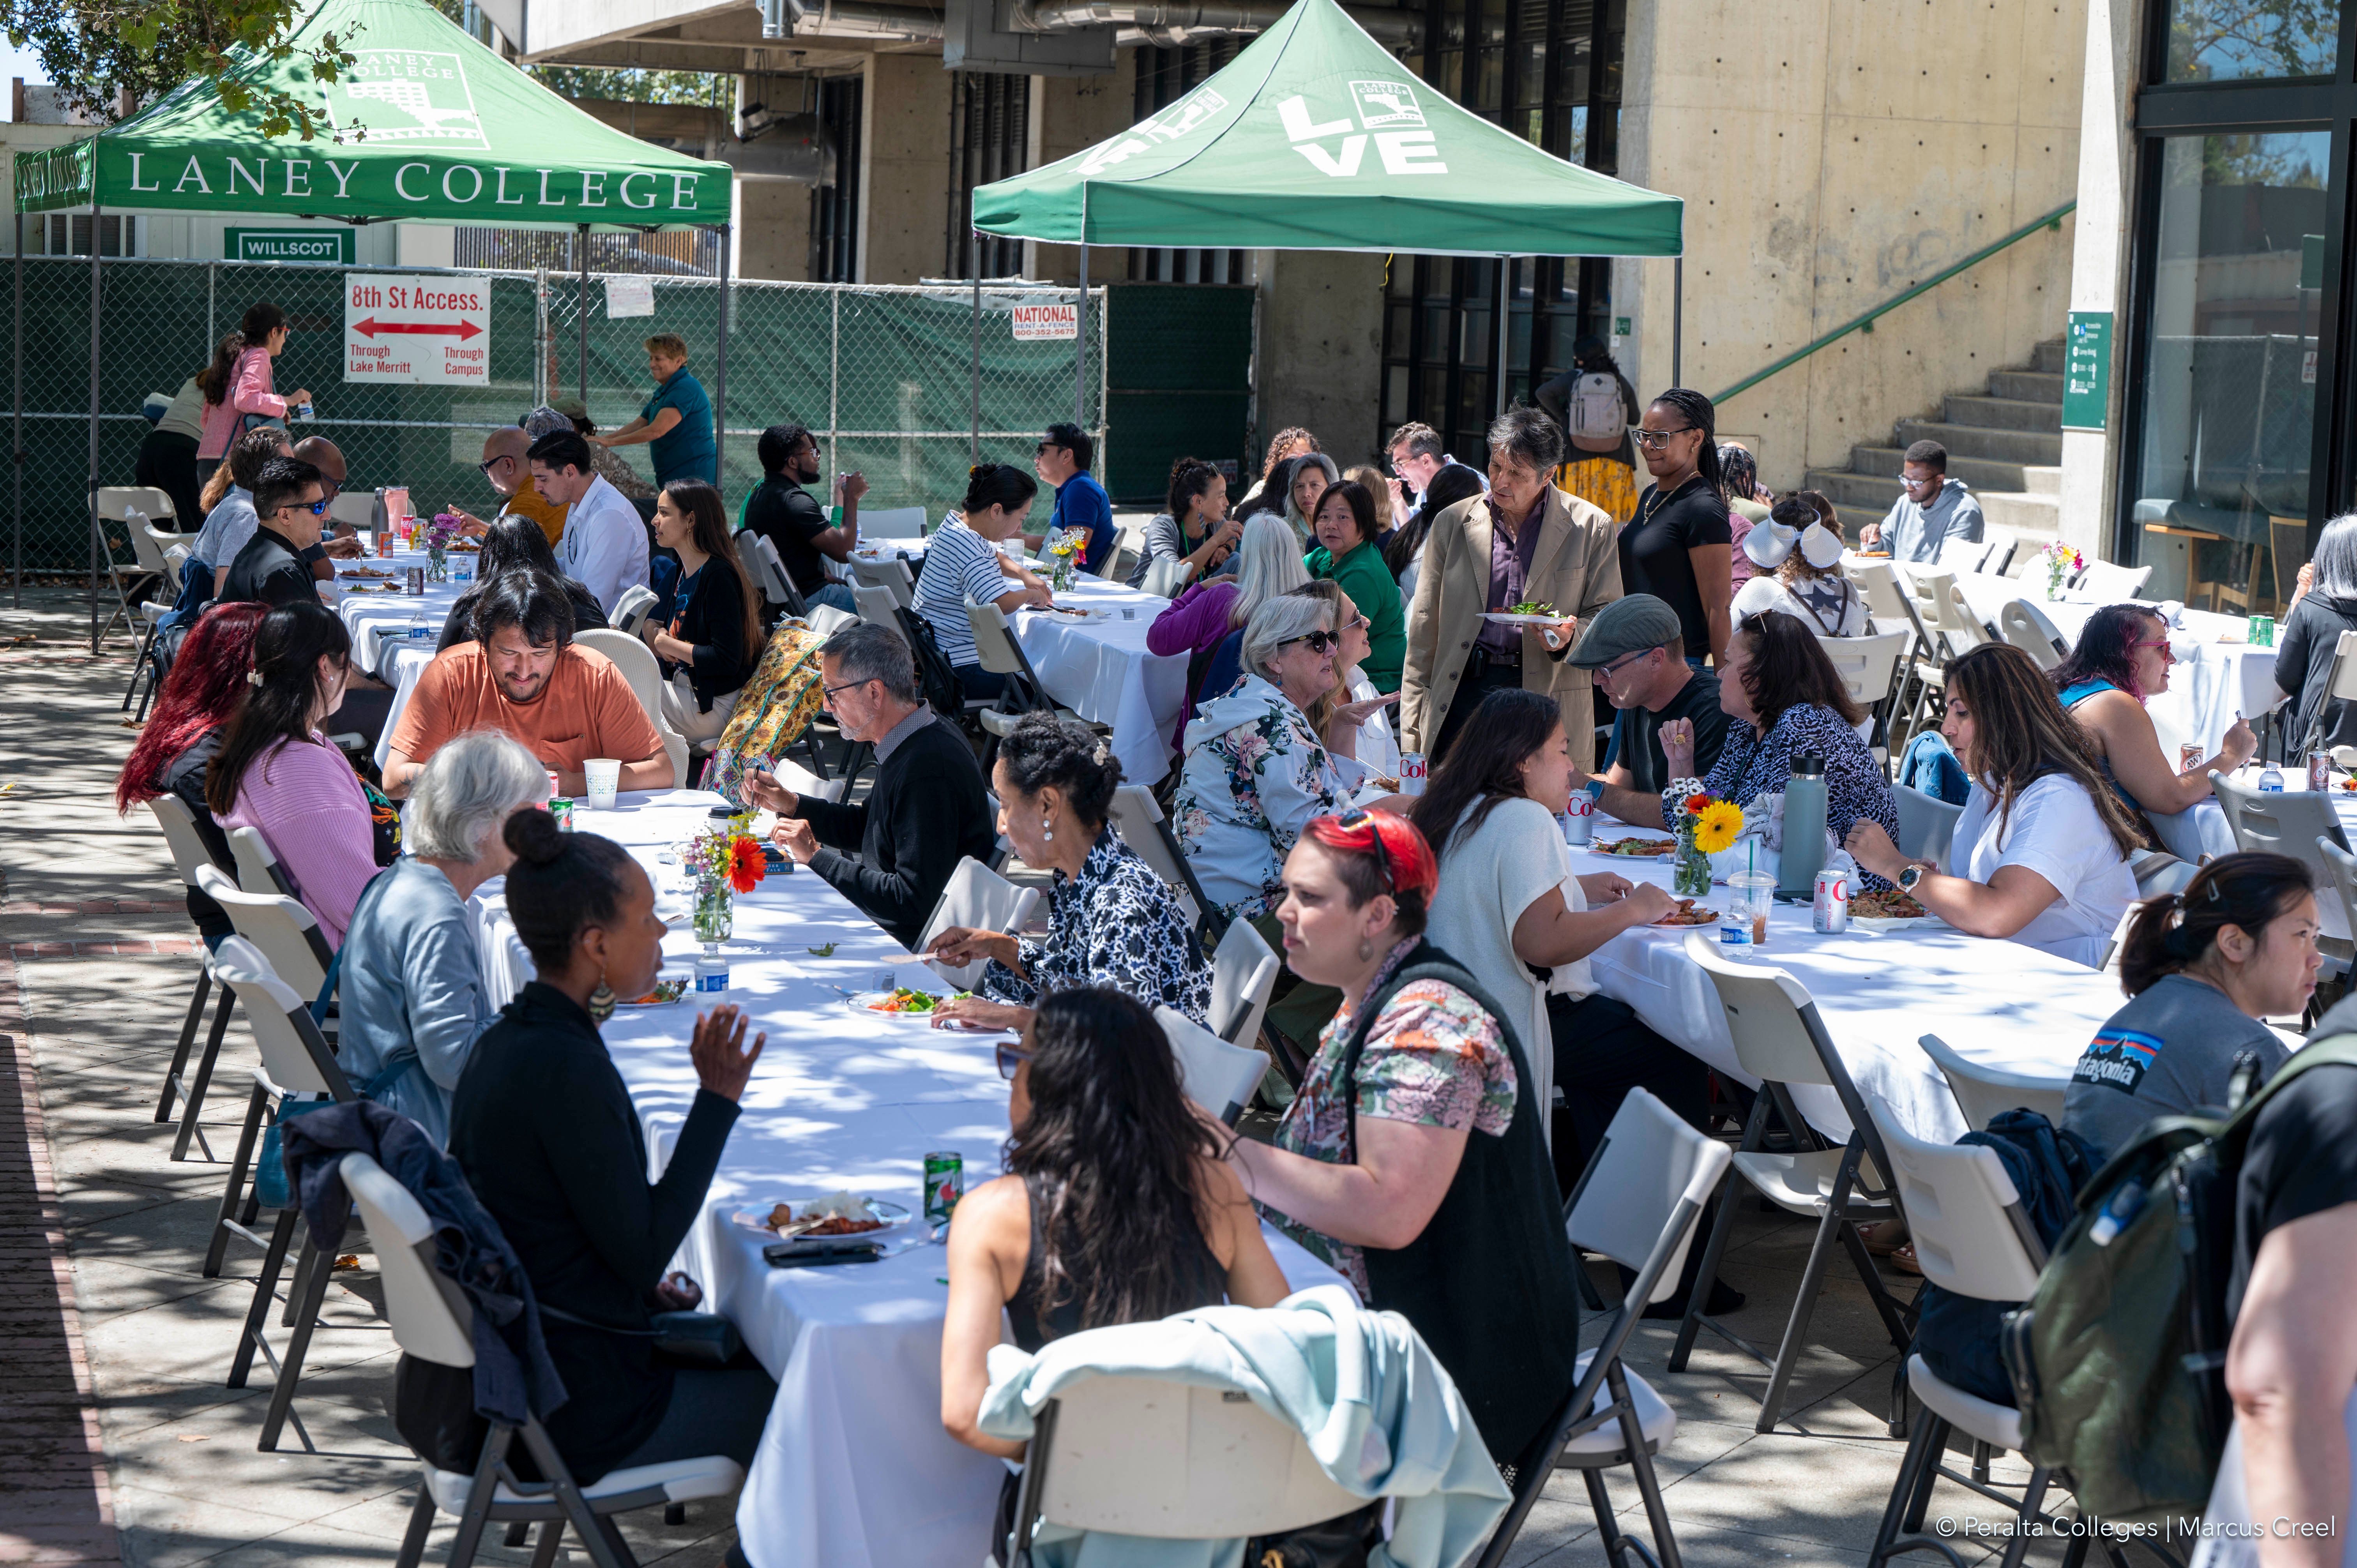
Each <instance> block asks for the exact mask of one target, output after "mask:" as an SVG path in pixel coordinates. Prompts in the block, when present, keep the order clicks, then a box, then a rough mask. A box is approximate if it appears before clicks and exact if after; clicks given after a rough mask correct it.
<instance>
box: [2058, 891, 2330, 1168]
mask: <svg viewBox="0 0 2357 1568" xmlns="http://www.w3.org/2000/svg"><path fill="white" fill-rule="evenodd" d="M2323 962H2324V959H2323V955H2321V954H2320V953H2319V952H2318V951H2317V950H2316V889H2315V885H2314V883H2313V882H2312V881H2311V879H2310V878H2309V872H2308V867H2306V866H2304V865H2301V864H2300V863H2299V862H2298V861H2296V860H2294V859H2292V858H2291V857H2290V856H2289V855H2283V854H2267V853H2266V852H2264V851H2244V852H2243V853H2240V854H2227V855H2221V856H2219V857H2218V858H2217V859H2216V860H2213V861H2212V862H2211V863H2210V864H2209V865H2205V866H2203V867H2202V868H2201V872H2200V874H2199V875H2196V876H2195V877H2194V878H2193V880H2192V881H2191V882H2190V883H2188V884H2186V887H2185V891H2184V892H2182V893H2172V894H2168V895H2165V896H2163V897H2158V898H2152V899H2147V901H2146V902H2144V903H2143V904H2142V905H2139V906H2138V907H2137V908H2136V914H2135V916H2134V918H2131V920H2130V921H2129V923H2128V934H2127V939H2126V941H2125V942H2123V943H2122V944H2121V947H2120V989H2121V990H2122V991H2125V992H2126V993H2127V994H2128V996H2129V998H2130V1001H2129V1002H2128V1004H2127V1005H2126V1006H2125V1007H2123V1008H2121V1009H2120V1010H2119V1011H2118V1012H2116V1013H2115V1014H2113V1015H2111V1017H2110V1018H2108V1019H2107V1020H2105V1021H2104V1026H2103V1029H2102V1031H2101V1032H2099V1033H2098V1034H2097V1035H2096V1036H2095V1038H2094V1041H2093V1044H2091V1045H2090V1046H2088V1047H2087V1050H2086V1054H2085V1055H2083V1056H2082V1057H2081V1058H2079V1065H2078V1068H2077V1069H2076V1070H2074V1071H2073V1072H2072V1075H2071V1087H2070V1089H2069V1090H2067V1091H2066V1092H2065V1093H2064V1095H2063V1097H2062V1125H2063V1126H2064V1127H2065V1128H2067V1129H2068V1130H2069V1131H2071V1132H2073V1133H2078V1134H2079V1135H2080V1136H2081V1137H2083V1138H2084V1139H2086V1140H2087V1142H2089V1143H2090V1144H2094V1145H2095V1147H2096V1148H2097V1149H2098V1150H2100V1151H2101V1152H2102V1153H2103V1154H2104V1156H2105V1157H2109V1156H2110V1155H2111V1154H2112V1153H2113V1151H2115V1150H2116V1149H2117V1148H2119V1147H2120V1146H2121V1145H2122V1144H2126V1142H2127V1141H2128V1139H2129V1138H2131V1137H2133V1136H2134V1135H2135V1134H2136V1130H2137V1129H2138V1128H2140V1127H2142V1126H2143V1125H2144V1124H2145V1123H2146V1122H2149V1121H2151V1120H2152V1119H2153V1118H2154V1117H2156V1116H2187V1115H2196V1114H2201V1115H2214V1114H2218V1113H2220V1112H2222V1110H2223V1108H2224V1106H2225V1104H2226V1083H2227V1079H2230V1078H2231V1077H2233V1071H2234V1061H2235V1058H2238V1057H2240V1056H2242V1055H2243V1054H2244V1052H2249V1053H2251V1054H2252V1055H2254V1056H2255V1057H2256V1058H2258V1064H2259V1078H2258V1081H2259V1082H2261V1083H2264V1082H2266V1080H2267V1079H2268V1078H2270V1077H2272V1076H2273V1075H2274V1073H2275V1070H2276V1069H2277V1068H2278V1067H2281V1066H2282V1065H2283V1062H2284V1058H2286V1057H2287V1056H2289V1055H2290V1054H2291V1047H2288V1046H2287V1045H2285V1044H2284V1042H2283V1039H2282V1038H2281V1036H2277V1035H2276V1032H2275V1031H2274V1030H2273V1029H2270V1028H2268V1027H2267V1026H2266V1024H2265V1023H2264V1022H2262V1020H2263V1019H2267V1018H2295V1017H2298V1015H2300V1014H2301V1013H2302V1012H2304V1011H2306V1009H2307V1007H2308V999H2309V997H2310V996H2311V995H2313V994H2314V993H2315V992H2316V972H2317V970H2318V969H2319V966H2321V965H2322V963H2323Z"/></svg>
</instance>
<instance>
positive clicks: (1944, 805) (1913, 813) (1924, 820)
mask: <svg viewBox="0 0 2357 1568" xmlns="http://www.w3.org/2000/svg"><path fill="white" fill-rule="evenodd" d="M1890 799H1891V800H1892V802H1893V803H1894V804H1895V805H1897V806H1898V808H1899V853H1900V854H1903V855H1905V856H1906V857H1907V858H1908V859H1910V860H1930V861H1936V862H1938V863H1939V864H1940V865H1946V864H1947V863H1948V846H1949V844H1950V843H1953V842H1954V840H1955V836H1956V820H1957V819H1958V818H1960V817H1962V816H1963V815H1964V808H1963V807H1962V806H1951V805H1950V804H1948V802H1947V801H1945V800H1941V799H1940V798H1939V797H1938V796H1937V795H1927V794H1925V793H1924V792H1923V791H1922V790H1921V789H1915V788H1914V787H1913V786H1911V785H1907V784H1893V785H1892V786H1891V787H1890Z"/></svg>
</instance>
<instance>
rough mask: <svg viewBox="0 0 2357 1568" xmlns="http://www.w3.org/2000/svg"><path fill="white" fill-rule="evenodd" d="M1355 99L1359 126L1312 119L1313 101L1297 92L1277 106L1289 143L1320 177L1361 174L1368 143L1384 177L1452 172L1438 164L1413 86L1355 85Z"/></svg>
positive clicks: (1399, 83) (1398, 83)
mask: <svg viewBox="0 0 2357 1568" xmlns="http://www.w3.org/2000/svg"><path fill="white" fill-rule="evenodd" d="M1351 103H1352V105H1353V107H1355V108H1356V109H1357V110H1358V113H1359V120H1358V125H1357V127H1355V128H1354V127H1353V126H1352V124H1351V122H1350V121H1348V120H1329V121H1327V122H1326V123H1324V124H1319V123H1318V122H1317V121H1316V120H1314V119H1313V118H1311V115H1310V112H1309V101H1308V99H1306V98H1304V97H1302V96H1301V95H1299V94H1298V93H1297V94H1295V95H1294V96H1293V97H1291V98H1288V99H1286V100H1285V101H1284V102H1281V103H1279V104H1278V105H1277V106H1276V117H1277V119H1278V121H1279V122H1280V123H1281V124H1283V125H1284V126H1285V134H1286V140H1287V141H1290V142H1291V143H1292V144H1293V150H1294V151H1295V152H1297V153H1299V154H1300V155H1301V156H1303V157H1305V158H1308V160H1309V163H1310V166H1312V167H1314V168H1316V169H1317V170H1318V172H1319V173H1320V174H1323V175H1327V176H1329V177H1332V178H1335V179H1348V178H1350V177H1351V176H1353V175H1355V174H1357V173H1358V172H1359V164H1360V161H1361V159H1362V158H1364V157H1365V156H1366V153H1367V144H1368V143H1369V142H1370V141H1372V142H1373V143H1374V145H1375V153H1376V156H1379V157H1381V158H1382V159H1383V172H1384V173H1385V174H1389V175H1413V174H1447V173H1448V165H1447V164H1445V163H1443V162H1441V161H1440V149H1439V148H1438V147H1437V145H1434V140H1433V134H1432V133H1431V132H1430V131H1429V130H1426V129H1425V127H1424V111H1423V110H1422V109H1421V108H1419V107H1417V105H1416V102H1415V87H1413V86H1412V85H1410V84H1409V83H1407V82H1405V81H1353V82H1351ZM1336 136H1340V138H1341V140H1340V143H1338V144H1336V145H1332V146H1328V145H1324V144H1325V143H1326V142H1327V141H1328V140H1329V138H1332V137H1336Z"/></svg>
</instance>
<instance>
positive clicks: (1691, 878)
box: [1670, 823, 1710, 898]
mask: <svg viewBox="0 0 2357 1568" xmlns="http://www.w3.org/2000/svg"><path fill="white" fill-rule="evenodd" d="M1677 840H1678V849H1677V855H1676V858H1675V859H1674V860H1673V861H1672V863H1671V865H1670V891H1671V892H1673V893H1674V894H1676V895H1677V897H1681V898H1705V897H1709V895H1710V856H1708V855H1706V854H1703V852H1702V851H1701V850H1700V849H1698V848H1696V847H1695V835H1694V827H1693V825H1692V824H1691V823H1689V824H1687V825H1686V826H1684V827H1682V828H1680V829H1679V830H1678V832H1677Z"/></svg>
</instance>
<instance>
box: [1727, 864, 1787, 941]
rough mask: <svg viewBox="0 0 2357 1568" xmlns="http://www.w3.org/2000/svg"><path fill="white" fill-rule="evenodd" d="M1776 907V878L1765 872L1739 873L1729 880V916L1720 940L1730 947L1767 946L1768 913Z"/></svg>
mask: <svg viewBox="0 0 2357 1568" xmlns="http://www.w3.org/2000/svg"><path fill="white" fill-rule="evenodd" d="M1775 907H1776V878H1775V876H1774V875H1773V874H1771V873H1770V872H1765V871H1738V872H1737V873H1736V874H1735V875H1732V876H1730V877H1728V878H1727V917H1726V918H1725V919H1724V920H1722V921H1721V922H1720V925H1719V940H1720V942H1721V943H1722V944H1723V945H1724V946H1727V947H1755V948H1756V947H1764V946H1766V945H1767V942H1768V911H1769V910H1770V909H1772V908H1775Z"/></svg>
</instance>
